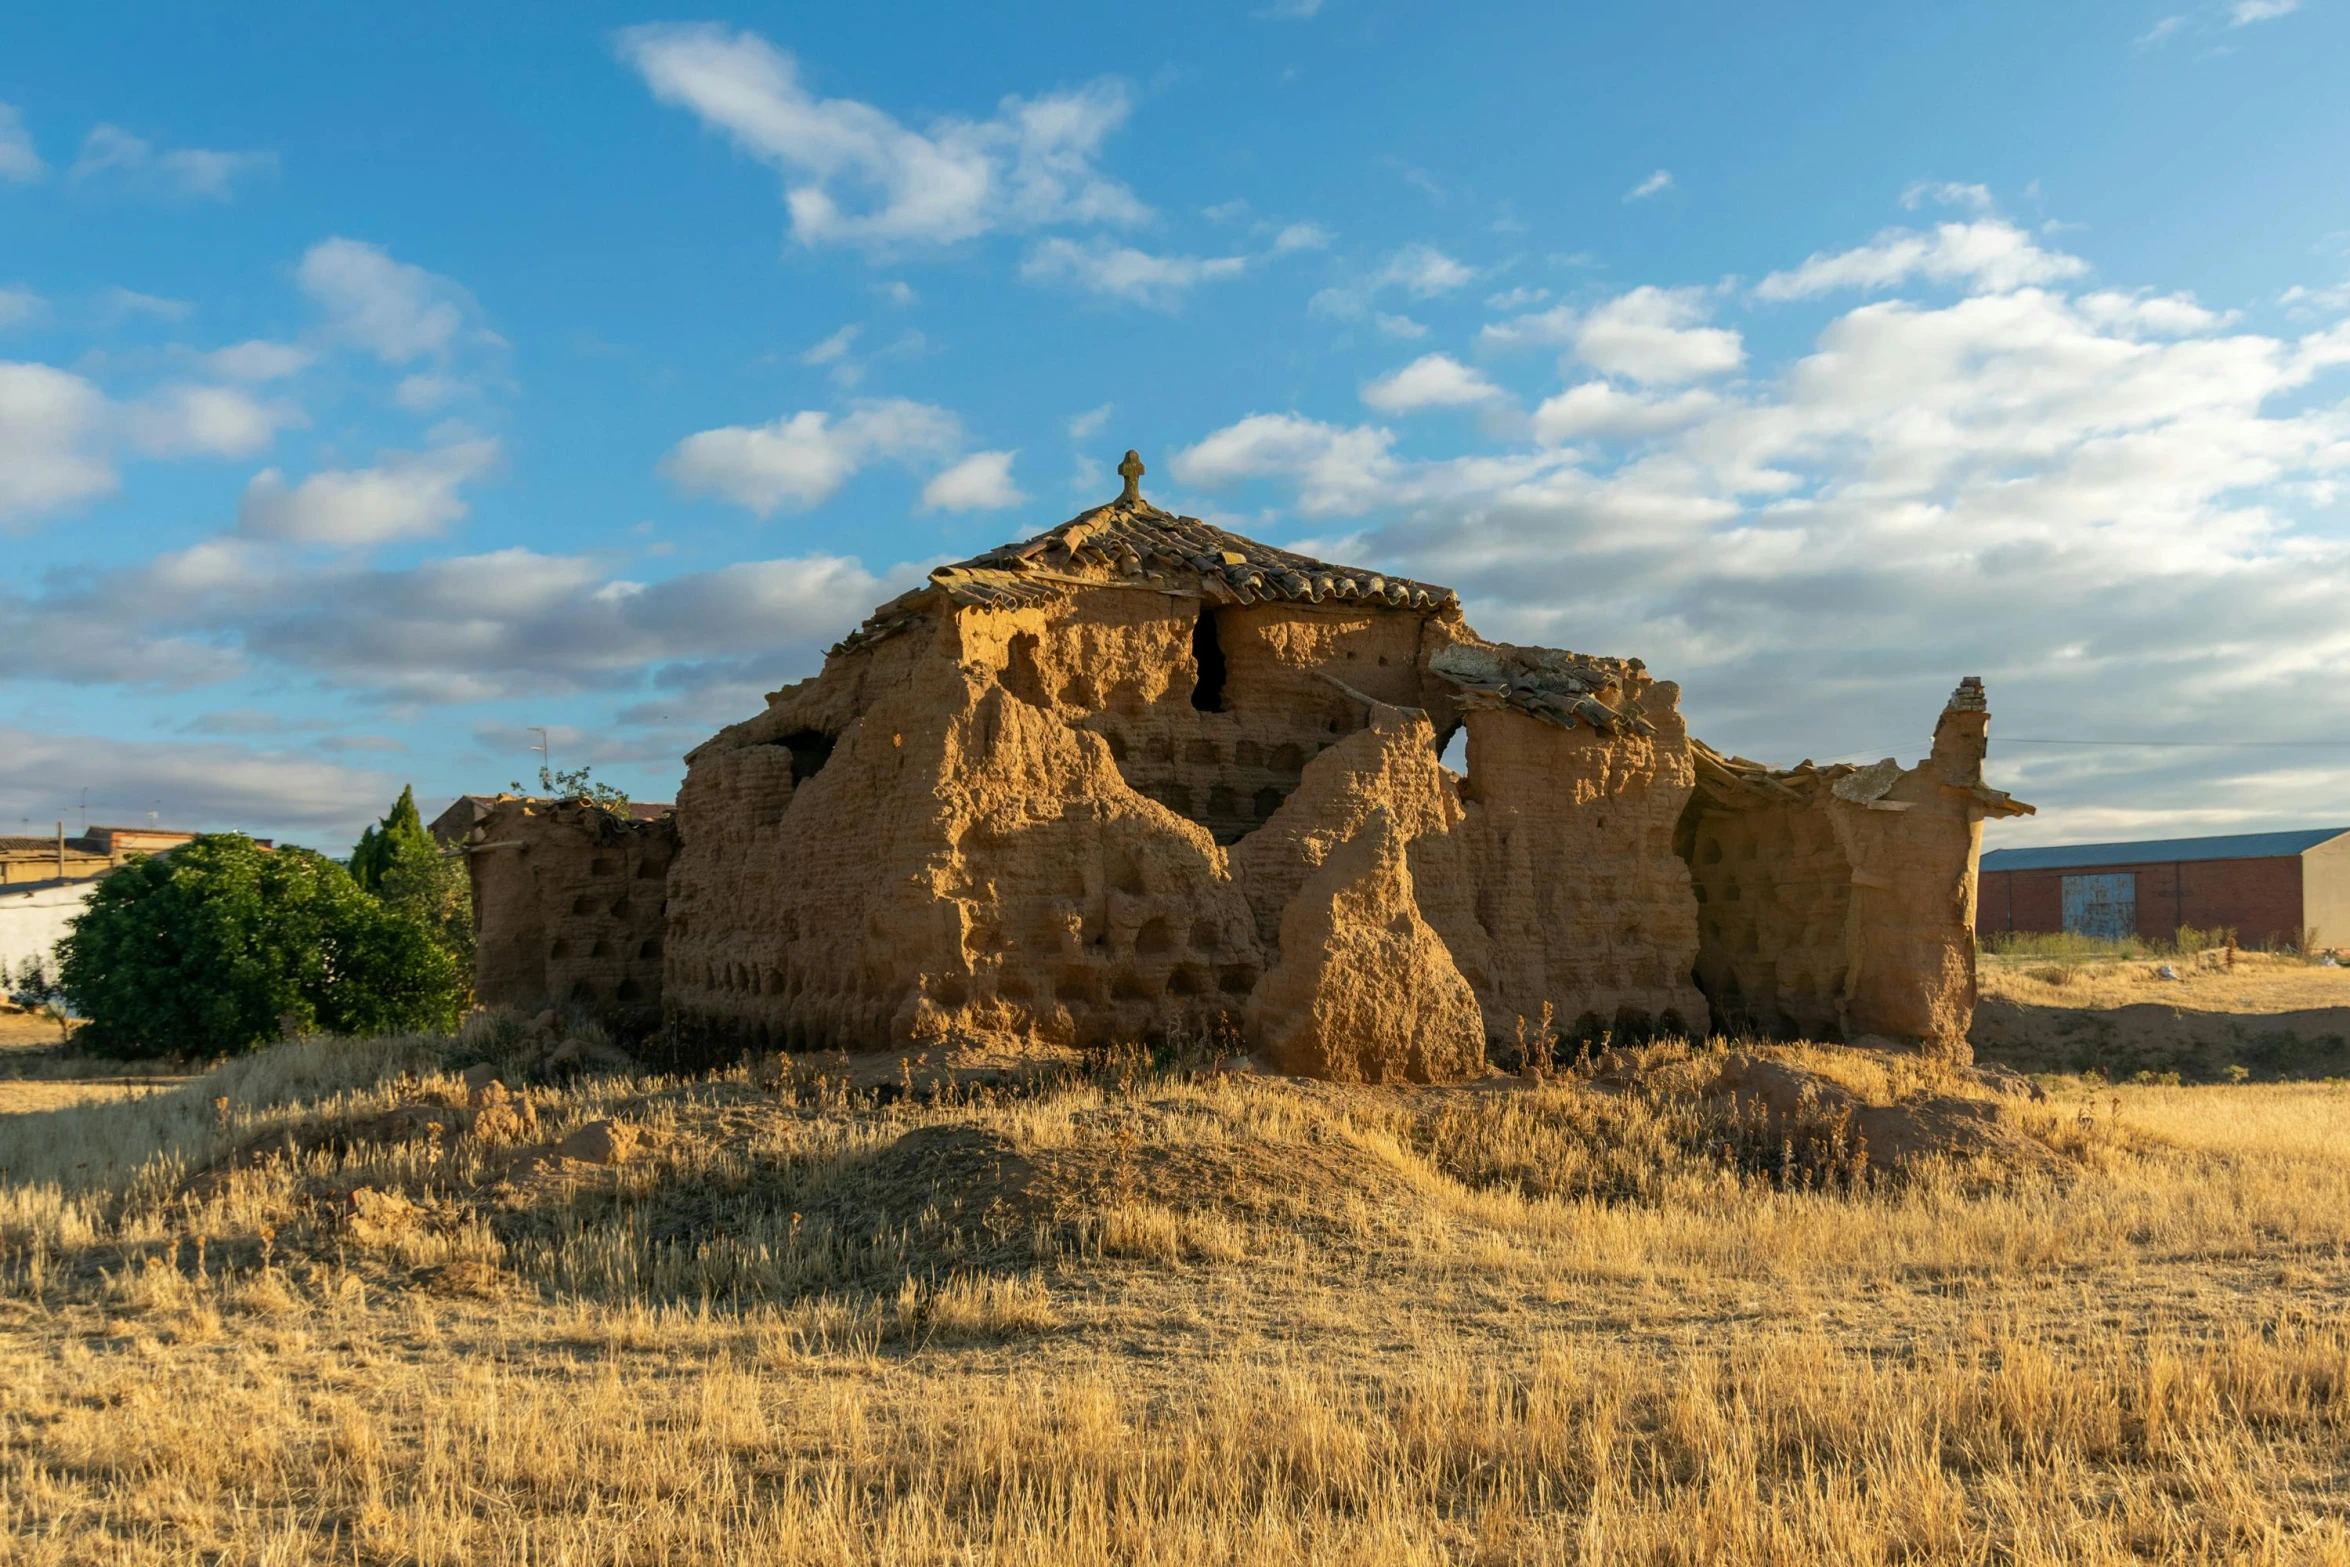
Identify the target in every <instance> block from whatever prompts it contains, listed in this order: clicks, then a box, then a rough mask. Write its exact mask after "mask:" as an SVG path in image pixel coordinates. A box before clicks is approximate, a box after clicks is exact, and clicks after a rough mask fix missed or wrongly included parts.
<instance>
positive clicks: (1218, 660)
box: [1191, 604, 1224, 713]
mask: <svg viewBox="0 0 2350 1567" xmlns="http://www.w3.org/2000/svg"><path fill="white" fill-rule="evenodd" d="M1191 659H1192V662H1193V663H1195V664H1197V665H1198V666H1199V681H1198V683H1197V684H1195V685H1194V686H1193V687H1192V688H1191V705H1192V706H1193V707H1196V708H1198V709H1199V710H1200V711H1201V712H1203V713H1221V712H1222V711H1224V644H1223V643H1221V642H1218V641H1217V640H1216V612H1215V611H1214V610H1213V609H1210V608H1209V607H1208V606H1207V605H1205V604H1202V605H1201V606H1200V607H1199V619H1197V620H1195V621H1193V622H1192V625H1191Z"/></svg>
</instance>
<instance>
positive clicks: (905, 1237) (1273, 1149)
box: [0, 1027, 2350, 1567]
mask: <svg viewBox="0 0 2350 1567" xmlns="http://www.w3.org/2000/svg"><path fill="white" fill-rule="evenodd" d="M501 1048H503V1047H502V1043H501V1040H500V1038H499V1037H497V1036H496V1035H495V1034H494V1032H493V1031H489V1030H485V1029H483V1028H478V1027H477V1028H475V1029H474V1030H472V1031H471V1032H469V1033H468V1034H467V1035H466V1036H464V1037H462V1038H460V1039H459V1040H455V1041H448V1040H439V1041H435V1040H378V1041H366V1042H358V1043H348V1042H340V1041H323V1040H322V1041H310V1042H305V1043H301V1044H294V1045H287V1046H283V1047H280V1048H278V1049H275V1050H272V1051H269V1052H266V1053H264V1054H262V1055H260V1056H257V1057H253V1058H249V1059H246V1060H242V1061H238V1062H235V1063H232V1064H230V1065H229V1066H227V1067H225V1068H222V1069H221V1070H219V1071H217V1072H215V1073H213V1074H211V1075H210V1076H208V1077H206V1078H203V1079H200V1080H197V1081H194V1082H190V1083H187V1084H184V1085H181V1086H178V1087H175V1088H171V1089H169V1090H166V1091H163V1092H160V1093H153V1094H149V1095H146V1096H143V1097H134V1098H129V1099H124V1100H121V1101H118V1102H113V1103H103V1104H88V1105H82V1106H77V1107H70V1108H64V1109H59V1110H54V1111H49V1112H45V1113H31V1114H20V1115H15V1116H11V1117H7V1118H0V1165H5V1166H6V1167H7V1174H6V1175H5V1177H4V1178H0V1180H4V1184H0V1560H5V1561H7V1562H10V1563H15V1562H26V1563H36V1562H38V1563H46V1562H68V1561H100V1560H103V1561H129V1562H146V1561H156V1562H180V1561H190V1562H193V1561H203V1562H208V1563H209V1562H269V1563H306V1562H353V1561H356V1562H430V1563H452V1564H454V1563H504V1562H515V1563H520V1562H566V1563H570V1562H576V1563H602V1562H613V1563H620V1562H631V1563H633V1562H779V1563H799V1562H809V1563H819V1562H821V1563H834V1562H866V1561H873V1562H893V1563H899V1562H902V1563H939V1564H945V1563H976V1562H988V1563H997V1562H1019V1563H1065V1562H1138V1563H1141V1562H1148V1563H1159V1562H1166V1563H1183V1564H1186V1567H1192V1564H1199V1563H1208V1562H1264V1563H1273V1562H1282V1563H1287V1562H1326V1563H1333V1564H1337V1563H1348V1564H1354V1563H1367V1564H1384V1563H1437V1562H1481V1563H1505V1562H1550V1561H1587V1562H1692V1563H1694V1562H1723V1563H1730V1562H1738V1563H1744V1562H1790V1563H1792V1562H1824V1561H1833V1562H1863V1563H1866V1562H1896V1561H1959V1562H2019V1563H2036V1562H2067V1563H2097V1562H2144V1561H2182V1562H2222V1561H2225V1562H2303V1561H2345V1560H2350V1440H2346V1438H2350V1314H2346V1312H2345V1302H2346V1301H2350V1251H2346V1250H2345V1241H2350V1146H2346V1142H2345V1137H2344V1134H2343V1132H2342V1130H2341V1129H2342V1127H2343V1126H2344V1124H2345V1123H2346V1121H2350V1087H2346V1086H2345V1085H2341V1084H2334V1083H2311V1084H2285V1085H2264V1084H2246V1085H2243V1086H2235V1087H2229V1086H2219V1087H2201V1088H2165V1087H2128V1086H2123V1087H2116V1088H2110V1089H2108V1088H2102V1087H2100V1088H2098V1089H2096V1090H2095V1091H2094V1093H2085V1092H2082V1091H2079V1090H2077V1089H2075V1088H2072V1087H2070V1086H2060V1087H2059V1088H2058V1091H2056V1092H2054V1093H2052V1094H2051V1095H2050V1096H2049V1097H2048V1099H2047V1100H2046V1101H2045V1102H2040V1103H2033V1102H2030V1101H2026V1100H2021V1099H2009V1100H2007V1101H2004V1104H2005V1105H2006V1108H2004V1109H2002V1110H2001V1111H2000V1112H1999V1113H2000V1115H2001V1117H2002V1119H2003V1120H2004V1121H2006V1122H2008V1123H2012V1125H2013V1127H2014V1129H2015V1131H2016V1134H2017V1136H2018V1137H2020V1138H2024V1139H2028V1141H2029V1144H2030V1146H2031V1147H2032V1148H2033V1149H2035V1150H2036V1151H2037V1152H2038V1153H2039V1154H2040V1155H2041V1157H2040V1158H2038V1159H2036V1160H2027V1161H2020V1162H2019V1161H2015V1160H2006V1161H2001V1162H1997V1163H1993V1162H1986V1161H1980V1160H1978V1161H1975V1162H1972V1163H1970V1162H1967V1161H1965V1160H1960V1159H1936V1158H1927V1159H1923V1160H1921V1161H1918V1162H1916V1163H1913V1164H1912V1165H1910V1166H1908V1167H1907V1168H1906V1169H1904V1170H1902V1171H1900V1172H1889V1171H1888V1170H1887V1169H1886V1168H1884V1167H1883V1166H1882V1165H1880V1166H1879V1167H1878V1168H1876V1169H1875V1170H1873V1171H1870V1172H1867V1173H1865V1174H1863V1175H1862V1177H1861V1178H1860V1179H1858V1180H1857V1181H1856V1180H1852V1179H1851V1178H1850V1176H1851V1171H1850V1170H1849V1168H1847V1169H1846V1178H1845V1179H1843V1180H1841V1181H1823V1180H1820V1179H1818V1178H1816V1177H1815V1176H1814V1175H1810V1174H1806V1175H1801V1176H1798V1177H1797V1178H1796V1179H1794V1180H1789V1179H1787V1178H1786V1177H1785V1176H1784V1175H1783V1174H1782V1173H1781V1171H1780V1170H1778V1169H1775V1168H1773V1167H1772V1164H1771V1161H1770V1160H1769V1159H1768V1158H1767V1157H1766V1158H1764V1159H1762V1160H1761V1161H1760V1162H1759V1163H1758V1162H1757V1161H1756V1160H1755V1159H1753V1158H1750V1157H1747V1155H1746V1153H1745V1152H1742V1151H1741V1147H1742V1145H1739V1144H1738V1143H1737V1141H1736V1136H1735V1134H1736V1130H1737V1128H1736V1126H1735V1125H1734V1124H1733V1123H1734V1119H1735V1118H1734V1117H1729V1118H1726V1117H1725V1116H1724V1115H1723V1114H1722V1113H1721V1111H1720V1109H1719V1107H1718V1106H1712V1105H1709V1104H1708V1103H1707V1102H1704V1101H1700V1100H1697V1099H1694V1098H1691V1097H1689V1096H1688V1095H1686V1094H1682V1093H1677V1092H1676V1091H1675V1090H1674V1089H1673V1087H1672V1086H1671V1085H1672V1084H1674V1083H1675V1082H1679V1081H1682V1080H1683V1079H1681V1078H1676V1077H1675V1075H1674V1074H1675V1073H1676V1072H1681V1073H1683V1074H1684V1075H1685V1074H1686V1073H1687V1072H1688V1071H1689V1070H1692V1069H1695V1068H1701V1067H1703V1066H1704V1065H1705V1063H1706V1061H1707V1059H1708V1058H1707V1057H1706V1056H1705V1055H1704V1053H1702V1052H1699V1053H1697V1054H1695V1055H1691V1053H1690V1052H1688V1051H1686V1050H1685V1049H1684V1050H1676V1049H1666V1050H1661V1051H1659V1052H1655V1053H1654V1054H1653V1055H1652V1056H1651V1057H1649V1058H1646V1059H1647V1061H1648V1062H1649V1064H1652V1065H1655V1066H1656V1067H1657V1070H1656V1071H1655V1072H1654V1073H1651V1074H1648V1075H1645V1076H1643V1075H1640V1074H1637V1073H1636V1074H1633V1075H1632V1076H1630V1077H1628V1078H1620V1079H1619V1080H1617V1081H1615V1082H1612V1083H1611V1082H1610V1081H1606V1080H1602V1081H1596V1082H1595V1081H1589V1080H1586V1079H1585V1078H1582V1077H1576V1076H1569V1077H1567V1078H1565V1079H1562V1080H1559V1081H1553V1082H1549V1083H1545V1084H1541V1085H1536V1086H1527V1085H1521V1084H1517V1083H1516V1082H1515V1081H1514V1080H1513V1081H1511V1082H1509V1083H1508V1084H1507V1085H1505V1086H1500V1087H1494V1088H1487V1089H1476V1090H1418V1091H1409V1090H1406V1091H1391V1090H1369V1089H1346V1088H1340V1087H1334V1086H1331V1085H1313V1084H1303V1083H1292V1082H1282V1081H1274V1080H1266V1079H1261V1078H1256V1077H1251V1076H1241V1075H1225V1076H1217V1075H1204V1076H1200V1075H1192V1074H1186V1073H1162V1072H1154V1071H1151V1070H1149V1069H1147V1067H1146V1066H1145V1065H1144V1064H1142V1063H1140V1062H1138V1061H1132V1060H1129V1061H1124V1062H1114V1063H1107V1064H1103V1065H1101V1066H1099V1067H1098V1069H1097V1070H1095V1071H1092V1072H1091V1073H1087V1074H1075V1073H1063V1074H1061V1075H1059V1076H1058V1077H1055V1078H1051V1079H1044V1080H1036V1081H1028V1082H1005V1083H999V1084H997V1085H995V1086H992V1087H987V1086H972V1085H964V1086H962V1087H959V1088H958V1087H949V1088H947V1089H945V1090H943V1091H933V1087H932V1085H929V1084H927V1083H925V1082H924V1081H923V1080H921V1079H918V1078H916V1077H914V1075H913V1074H912V1073H911V1072H910V1071H909V1073H908V1084H910V1086H911V1087H912V1088H913V1090H914V1092H911V1093H907V1092H905V1091H904V1088H905V1086H907V1085H894V1088H893V1085H887V1084H884V1085H882V1086H881V1087H880V1088H878V1089H863V1090H859V1089H854V1088H851V1087H849V1086H847V1085H846V1084H845V1082H844V1081H843V1079H842V1076H841V1074H839V1073H838V1072H837V1071H828V1070H827V1068H826V1067H825V1065H824V1064H823V1063H811V1062H806V1061H802V1062H800V1063H797V1064H796V1065H793V1064H789V1063H786V1064H772V1065H771V1067H770V1069H769V1070H767V1071H765V1072H737V1073H734V1074H731V1075H724V1076H719V1077H715V1078H710V1079H704V1080H698V1081H693V1082H678V1081H660V1080H648V1079H636V1078H628V1077H582V1078H577V1079H574V1080H572V1081H569V1082H566V1083H539V1084H536V1085H533V1086H528V1087H526V1088H525V1089H524V1091H523V1096H522V1101H521V1103H522V1104H527V1106H528V1108H527V1110H526V1111H524V1110H521V1109H520V1106H519V1105H518V1104H517V1103H515V1102H513V1101H506V1102H504V1103H503V1107H502V1108H501V1109H499V1110H498V1111H497V1112H496V1115H495V1116H494V1117H493V1118H492V1119H491V1120H489V1121H484V1120H479V1119H476V1120H475V1122H474V1125H473V1127H472V1128H471V1129H470V1130H469V1129H467V1128H466V1127H465V1126H464V1125H463V1122H464V1121H465V1120H466V1119H467V1117H466V1115H465V1113H464V1112H461V1111H459V1110H458V1109H456V1108H455V1107H457V1106H460V1105H462V1104H464V1103H465V1102H466V1099H467V1094H466V1090H465V1086H464V1085H463V1084H461V1083H460V1082H459V1081H458V1080H457V1079H456V1077H454V1076H453V1075H451V1074H452V1072H453V1071H454V1070H456V1069H458V1068H461V1067H462V1066H463V1065H465V1064H466V1063H468V1062H471V1061H484V1060H486V1061H489V1062H491V1063H493V1064H495V1063H496V1062H498V1061H499V1059H500V1050H501ZM1769 1054H1771V1055H1772V1056H1774V1057H1776V1058H1777V1059H1779V1060H1780V1061H1782V1062H1784V1063H1786V1064H1789V1065H1791V1066H1795V1067H1800V1068H1804V1069H1807V1070H1810V1071H1814V1072H1817V1073H1820V1074H1822V1075H1823V1077H1825V1078H1828V1079H1833V1080H1835V1081H1839V1082H1841V1083H1843V1084H1844V1085H1845V1086H1846V1087H1848V1088H1850V1089H1852V1090H1854V1091H1855V1092H1857V1093H1858V1094H1859V1095H1860V1096H1861V1098H1862V1100H1863V1101H1864V1102H1866V1103H1870V1104H1895V1103H1902V1102H1904V1101H1921V1100H1923V1099H1925V1098H1930V1097H1933V1096H1936V1095H1943V1096H1947V1095H1949V1094H1952V1093H1960V1094H1966V1093H1973V1092H1977V1090H1973V1089H1970V1088H1967V1087H1966V1086H1965V1085H1963V1084H1955V1083H1953V1082H1952V1081H1949V1080H1946V1074H1940V1075H1938V1074H1937V1073H1935V1072H1934V1071H1932V1070H1930V1069H1926V1068H1921V1067H1919V1066H1917V1065H1916V1064H1914V1063H1905V1062H1901V1061H1898V1060H1894V1059H1891V1058H1886V1057H1874V1056H1863V1055H1861V1054H1859V1053H1857V1052H1842V1051H1832V1050H1824V1049H1816V1048H1807V1047H1789V1048H1787V1049H1784V1050H1780V1051H1774V1052H1769ZM1684 1057H1685V1058H1687V1059H1682V1058H1684ZM503 1075H504V1076H506V1077H507V1078H509V1079H512V1080H519V1079H521V1078H522V1077H523V1075H524V1074H523V1073H521V1072H520V1071H518V1070H516V1069H515V1068H514V1067H513V1065H512V1064H511V1061H510V1058H509V1060H508V1064H507V1065H506V1067H505V1069H504V1072H503ZM492 1097H494V1096H492ZM483 1113H484V1114H488V1112H483ZM533 1122H535V1124H532V1123H533ZM595 1123H608V1124H609V1126H610V1127H614V1128H618V1130H617V1131H611V1130H599V1131H596V1132H592V1133H590V1135H589V1136H588V1137H587V1138H586V1140H585V1141H584V1142H578V1141H575V1142H574V1143H572V1144H567V1145H565V1146H569V1147H573V1148H575V1149H577V1148H585V1149H587V1150H588V1151H589V1152H590V1153H592V1154H594V1155H595V1156H596V1157H595V1159H583V1158H571V1157H561V1156H558V1154H557V1153H556V1152H555V1151H554V1148H553V1147H552V1145H553V1144H554V1143H556V1142H557V1141H558V1140H559V1139H561V1138H563V1137H564V1136H565V1135H566V1134H568V1133H570V1132H573V1131H575V1130H577V1129H579V1128H582V1127H587V1126H591V1125H593V1124H595ZM632 1145H633V1149H632ZM614 1155H620V1156H622V1157H617V1158H615V1157H613V1156H614ZM607 1159H608V1160H610V1162H596V1161H597V1160H607Z"/></svg>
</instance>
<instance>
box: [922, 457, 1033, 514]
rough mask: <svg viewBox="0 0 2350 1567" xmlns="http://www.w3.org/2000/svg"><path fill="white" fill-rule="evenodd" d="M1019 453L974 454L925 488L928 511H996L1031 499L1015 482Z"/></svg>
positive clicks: (924, 502)
mask: <svg viewBox="0 0 2350 1567" xmlns="http://www.w3.org/2000/svg"><path fill="white" fill-rule="evenodd" d="M1018 455H1019V453H1017V452H973V453H972V454H971V455H970V456H968V457H966V458H964V459H963V460H962V461H961V462H959V463H956V464H955V465H954V466H953V467H951V468H948V469H946V470H944V471H943V472H941V473H938V474H936V475H935V476H933V477H932V479H931V481H930V482H929V483H928V484H925V485H924V486H922V509H923V510H924V511H994V510H997V509H998V508H1000V507H1005V506H1017V505H1019V504H1020V503H1021V502H1022V501H1024V500H1026V499H1028V497H1027V496H1025V495H1023V494H1021V493H1020V487H1019V486H1018V485H1016V484H1014V483H1013V482H1012V459H1013V458H1014V457H1017V456H1018Z"/></svg>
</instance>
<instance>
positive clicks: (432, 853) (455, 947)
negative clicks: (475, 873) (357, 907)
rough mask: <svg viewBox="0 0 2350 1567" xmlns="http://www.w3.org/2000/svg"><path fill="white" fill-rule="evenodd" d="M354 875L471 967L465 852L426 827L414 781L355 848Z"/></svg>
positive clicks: (461, 966) (464, 968)
mask: <svg viewBox="0 0 2350 1567" xmlns="http://www.w3.org/2000/svg"><path fill="white" fill-rule="evenodd" d="M351 879H352V880H353V881H355V882H357V883H358V884H359V885H360V886H361V887H363V888H365V889H366V890H367V891H369V892H372V893H374V894H375V895H376V897H377V898H378V899H379V900H380V901H381V902H382V903H383V904H384V906H385V907H386V908H390V909H394V910H397V911H398V912H399V913H401V914H404V915H406V916H407V917H408V918H410V919H412V920H415V921H416V922H417V923H418V924H420V925H422V926H423V927H424V928H425V929H426V930H428V931H430V932H431V933H432V938H433V940H434V941H436V942H437V943H439V944H440V947H441V949H442V950H443V951H445V952H447V953H448V954H449V957H450V959H451V960H452V961H453V962H455V963H456V965H457V967H458V970H459V972H460V973H462V974H466V975H470V974H471V973H472V972H473V882H472V878H471V877H470V876H469V875H468V874H467V872H466V869H465V856H464V855H462V854H460V853H455V852H451V851H445V850H443V849H442V848H441V846H440V844H439V843H438V842H436V841H435V840H434V838H433V836H432V834H431V833H429V832H427V831H426V830H425V826H424V818H423V817H422V816H421V815H419V814H418V813H417V810H416V791H415V789H414V787H413V786H410V787H406V788H403V789H401V791H400V798H399V799H397V800H395V801H393V802H392V808H391V809H390V810H389V811H387V812H385V813H384V818H383V820H382V821H381V822H379V823H377V824H376V825H375V826H373V827H370V828H368V829H367V830H366V831H365V832H364V833H361V834H360V835H359V842H358V844H357V845H356V846H355V847H354V848H353V849H352V850H351Z"/></svg>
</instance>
